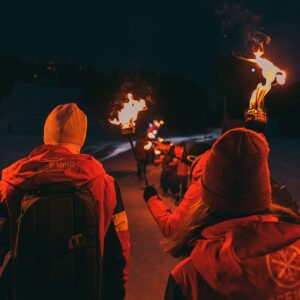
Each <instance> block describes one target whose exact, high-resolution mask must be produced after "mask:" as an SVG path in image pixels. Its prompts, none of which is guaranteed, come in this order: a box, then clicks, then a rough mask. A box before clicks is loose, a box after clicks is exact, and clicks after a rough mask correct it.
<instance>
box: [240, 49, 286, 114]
mask: <svg viewBox="0 0 300 300" xmlns="http://www.w3.org/2000/svg"><path fill="white" fill-rule="evenodd" d="M263 54H264V52H263V51H261V50H258V51H257V52H254V55H255V58H249V59H247V58H243V59H245V60H247V61H250V62H253V63H256V64H257V65H258V67H259V68H260V69H261V70H262V75H263V76H264V78H265V80H266V82H265V83H264V84H263V83H261V82H260V83H259V84H258V85H257V87H256V89H255V90H254V91H253V93H252V96H251V99H250V107H249V109H250V110H251V109H253V110H263V108H264V98H265V96H266V94H267V93H268V92H269V91H270V89H271V87H272V84H274V85H276V84H280V85H283V84H285V79H286V72H285V71H283V70H281V69H279V68H278V67H276V66H275V65H274V64H273V63H272V62H270V61H269V60H267V59H266V58H263V57H262V55H263Z"/></svg>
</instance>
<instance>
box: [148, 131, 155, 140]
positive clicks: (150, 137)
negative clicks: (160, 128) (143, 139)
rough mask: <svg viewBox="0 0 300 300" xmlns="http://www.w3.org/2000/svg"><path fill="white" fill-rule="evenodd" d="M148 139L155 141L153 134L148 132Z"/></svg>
mask: <svg viewBox="0 0 300 300" xmlns="http://www.w3.org/2000/svg"><path fill="white" fill-rule="evenodd" d="M148 138H149V139H152V140H153V139H155V134H154V133H153V132H148Z"/></svg>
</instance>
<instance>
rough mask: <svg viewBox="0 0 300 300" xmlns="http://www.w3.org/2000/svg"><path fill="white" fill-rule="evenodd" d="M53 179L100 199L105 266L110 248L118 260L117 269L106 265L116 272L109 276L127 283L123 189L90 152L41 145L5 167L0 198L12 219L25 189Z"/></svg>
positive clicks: (127, 244)
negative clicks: (73, 151) (86, 190)
mask: <svg viewBox="0 0 300 300" xmlns="http://www.w3.org/2000/svg"><path fill="white" fill-rule="evenodd" d="M50 183H66V184H70V185H74V186H77V187H85V188H87V189H88V190H89V191H90V192H91V193H92V195H93V197H94V199H95V200H96V201H97V203H98V211H97V212H96V214H97V216H98V217H99V220H100V222H99V234H100V242H101V248H102V249H101V252H102V256H104V260H103V263H104V267H105V266H106V265H107V264H106V263H105V257H106V255H105V254H106V252H110V253H111V256H112V255H114V256H115V260H116V261H114V262H113V263H112V265H114V266H113V267H114V270H112V269H111V268H110V267H109V266H107V270H110V271H109V272H114V273H115V274H110V276H109V278H111V279H112V280H113V278H115V279H117V280H118V281H119V283H121V285H124V283H125V281H126V280H127V278H128V261H129V256H130V238H129V231H128V221H127V216H126V212H125V209H124V206H123V203H122V198H121V194H120V191H119V190H118V188H117V189H116V188H115V181H114V179H113V178H112V177H111V176H109V175H108V174H107V173H106V172H105V170H104V168H103V166H102V164H101V163H100V162H98V161H97V160H96V159H95V158H93V157H92V156H91V155H87V154H73V153H71V152H70V151H69V150H67V149H66V148H64V147H61V146H55V145H41V146H39V147H37V148H36V149H34V150H33V151H32V153H31V154H30V155H29V156H27V157H25V158H23V159H20V160H19V161H17V162H15V163H14V164H12V165H11V166H10V167H8V168H6V169H4V170H3V171H2V180H1V182H0V192H1V198H0V202H4V203H5V204H6V206H7V207H8V211H9V215H10V219H12V220H16V219H17V218H18V215H19V213H20V206H21V201H22V198H23V197H24V195H25V193H26V191H28V190H32V189H37V188H38V187H39V186H41V185H46V184H50ZM15 230H16V228H15ZM111 231H114V233H113V232H111ZM114 234H115V235H117V237H118V242H116V241H115V240H116V239H115V238H114V237H113V235H114ZM110 236H112V237H111V238H110ZM114 244H116V245H114ZM120 245H121V248H122V249H121V252H120V253H116V250H115V249H120ZM113 248H115V249H113ZM113 260H114V258H110V261H113ZM104 279H105V272H104ZM113 281H114V280H113ZM114 282H115V281H114Z"/></svg>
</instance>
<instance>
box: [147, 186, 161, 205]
mask: <svg viewBox="0 0 300 300" xmlns="http://www.w3.org/2000/svg"><path fill="white" fill-rule="evenodd" d="M156 195H158V193H157V190H156V189H155V188H154V187H153V186H152V185H150V186H147V187H146V188H145V190H144V200H145V202H146V203H147V201H148V200H149V199H150V198H151V197H153V196H156Z"/></svg>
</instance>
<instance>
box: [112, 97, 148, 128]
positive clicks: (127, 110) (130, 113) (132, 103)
mask: <svg viewBox="0 0 300 300" xmlns="http://www.w3.org/2000/svg"><path fill="white" fill-rule="evenodd" d="M127 98H128V100H129V101H128V102H126V103H125V104H124V106H123V108H122V109H121V110H120V111H119V112H118V118H115V119H113V120H109V122H110V123H111V124H114V125H120V126H121V128H122V129H124V128H132V127H135V121H136V119H137V116H138V113H139V112H140V111H143V110H147V106H146V102H145V100H143V99H140V100H134V99H133V95H132V94H131V93H129V94H127Z"/></svg>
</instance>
